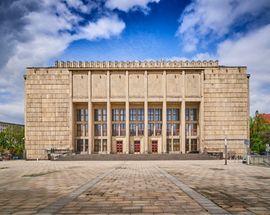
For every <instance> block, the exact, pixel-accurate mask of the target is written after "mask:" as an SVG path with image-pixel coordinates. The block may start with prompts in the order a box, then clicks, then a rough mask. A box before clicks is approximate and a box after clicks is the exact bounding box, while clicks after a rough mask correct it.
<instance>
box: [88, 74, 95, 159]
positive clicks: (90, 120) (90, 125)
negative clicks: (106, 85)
mask: <svg viewBox="0 0 270 215" xmlns="http://www.w3.org/2000/svg"><path fill="white" fill-rule="evenodd" d="M91 83H92V76H91V72H90V71H88V153H89V154H92V148H93V147H92V146H93V140H94V138H93V136H94V135H93V121H94V120H93V104H92V90H91V88H92V86H91Z"/></svg>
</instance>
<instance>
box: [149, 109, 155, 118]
mask: <svg viewBox="0 0 270 215" xmlns="http://www.w3.org/2000/svg"><path fill="white" fill-rule="evenodd" d="M148 121H154V109H152V108H151V109H148Z"/></svg>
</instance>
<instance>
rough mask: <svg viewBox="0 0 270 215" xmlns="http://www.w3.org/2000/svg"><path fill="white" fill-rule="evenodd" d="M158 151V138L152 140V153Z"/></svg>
mask: <svg viewBox="0 0 270 215" xmlns="http://www.w3.org/2000/svg"><path fill="white" fill-rule="evenodd" d="M157 152H158V142H157V141H156V140H153V141H152V153H157Z"/></svg>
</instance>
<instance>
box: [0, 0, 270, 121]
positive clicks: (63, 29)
mask: <svg viewBox="0 0 270 215" xmlns="http://www.w3.org/2000/svg"><path fill="white" fill-rule="evenodd" d="M0 36H1V38H2V39H1V41H0V47H1V49H0V121H1V120H2V121H11V122H18V123H22V122H23V121H24V116H23V115H24V114H23V108H24V104H23V102H24V101H23V100H24V96H23V79H22V76H23V74H24V72H25V68H26V67H27V66H48V65H53V64H54V61H55V60H72V61H73V60H81V61H83V60H89V61H92V60H93V61H94V60H100V61H103V60H118V61H119V60H150V59H154V60H159V59H167V60H182V59H185V60H186V59H188V60H209V59H212V60H219V62H220V64H221V65H233V66H237V65H244V66H248V73H250V74H251V82H250V93H251V96H250V97H251V113H254V112H255V110H259V111H260V112H270V109H269V107H270V96H269V94H270V76H269V68H270V60H269V59H270V1H269V0H222V1H219V0H217V1H214V0H128V1H127V0H58V1H55V0H40V1H36V0H1V2H0Z"/></svg>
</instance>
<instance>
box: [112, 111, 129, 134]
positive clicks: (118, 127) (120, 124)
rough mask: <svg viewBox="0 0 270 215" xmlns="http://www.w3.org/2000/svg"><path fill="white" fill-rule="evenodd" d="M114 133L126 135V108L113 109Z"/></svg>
mask: <svg viewBox="0 0 270 215" xmlns="http://www.w3.org/2000/svg"><path fill="white" fill-rule="evenodd" d="M112 135H113V136H125V135H126V110H125V109H124V108H114V109H112Z"/></svg>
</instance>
